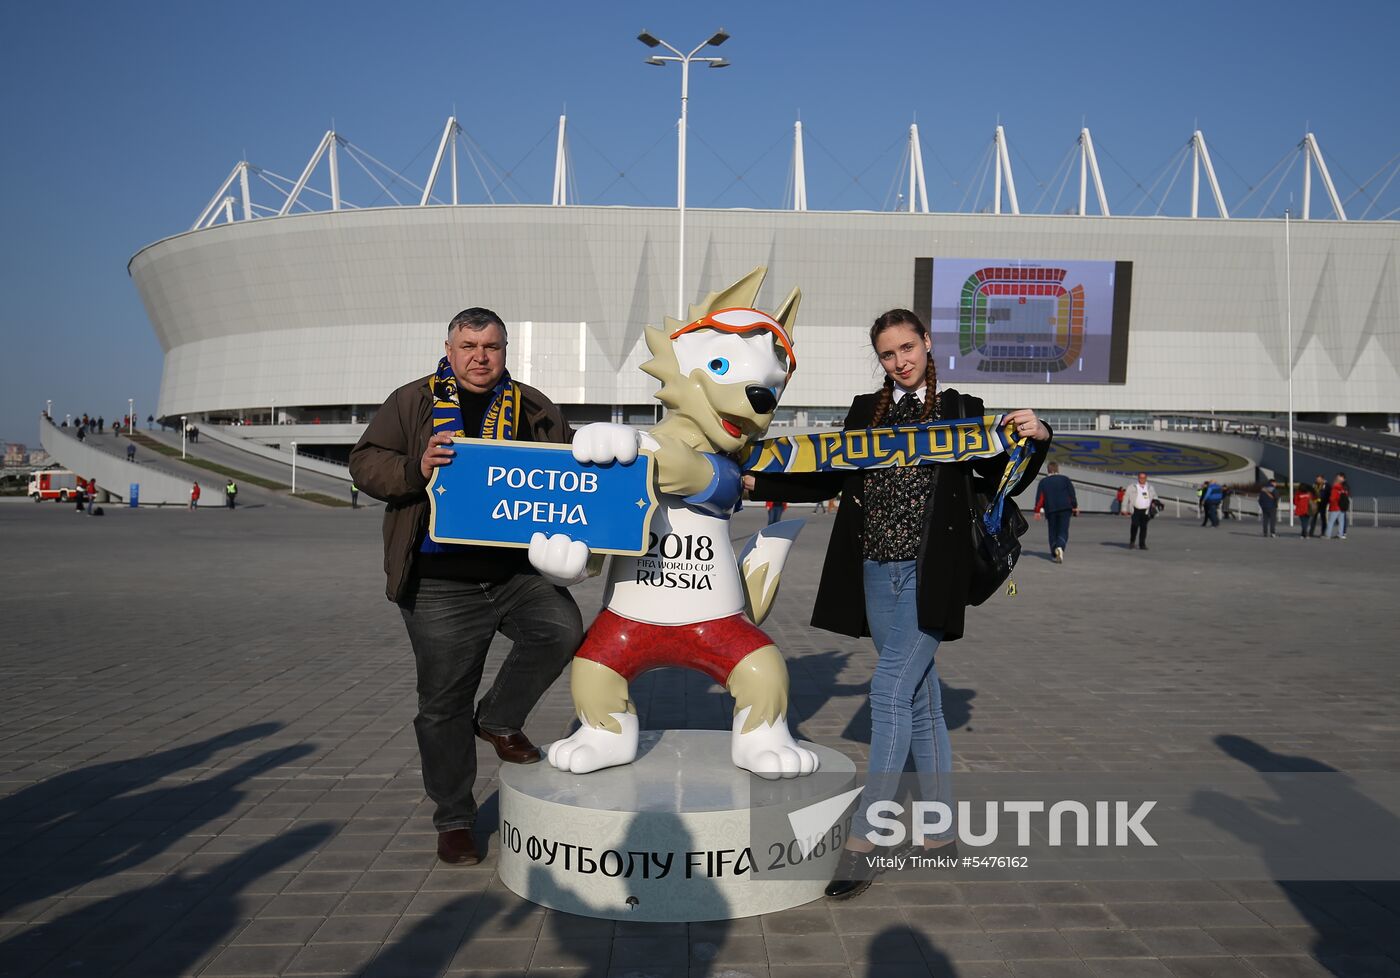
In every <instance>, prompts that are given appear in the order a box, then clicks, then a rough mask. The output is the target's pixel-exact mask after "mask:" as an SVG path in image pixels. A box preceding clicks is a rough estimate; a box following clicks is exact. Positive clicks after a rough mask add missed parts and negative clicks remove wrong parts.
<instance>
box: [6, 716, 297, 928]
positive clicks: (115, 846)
mask: <svg viewBox="0 0 1400 978" xmlns="http://www.w3.org/2000/svg"><path fill="white" fill-rule="evenodd" d="M279 728H280V725H279V724H274V723H264V724H255V725H253V726H248V727H242V728H240V729H238V730H233V731H230V732H228V733H223V734H219V735H217V736H214V737H210V738H208V739H206V740H202V741H200V742H198V743H195V744H185V745H182V746H180V747H172V748H171V749H169V750H165V751H161V752H159V753H157V754H149V755H146V756H144V757H133V758H127V759H124V760H120V761H110V762H106V763H102V764H94V765H90V766H88V767H84V768H80V769H78V770H75V771H68V772H65V773H63V774H59V775H56V776H54V777H52V778H49V779H47V780H45V781H41V782H39V783H38V784H35V785H31V786H30V787H27V788H24V789H22V790H20V791H18V792H16V793H15V794H13V795H10V796H8V797H6V798H4V799H0V825H4V826H5V827H6V829H7V830H8V833H7V835H6V837H5V845H6V850H5V852H4V855H3V856H0V868H3V873H2V874H0V875H3V878H4V879H5V880H6V886H5V889H4V891H3V892H0V912H4V911H8V910H12V909H14V908H15V907H17V906H21V905H23V904H27V903H33V902H36V901H39V900H42V899H44V898H46V897H50V896H53V895H55V894H58V893H62V892H64V891H66V890H70V889H73V888H74V887H78V886H82V885H84V884H86V883H91V882H93V881H95V880H100V879H102V878H104V877H107V876H111V875H113V874H115V873H120V872H123V871H126V870H131V869H135V868H137V867H139V866H141V864H142V863H145V862H147V861H148V860H150V859H151V858H152V857H154V856H158V855H160V854H161V853H163V852H165V851H166V849H168V848H169V846H170V845H171V844H172V843H173V842H175V841H176V840H178V839H181V838H183V837H184V836H186V835H188V834H189V833H190V832H191V831H192V830H193V829H196V828H198V827H199V826H201V825H204V824H207V823H208V822H211V821H213V820H214V819H217V818H221V817H223V816H224V815H227V814H228V813H229V812H230V811H232V810H233V809H234V807H235V806H236V805H237V803H238V802H239V801H240V800H241V799H242V798H243V792H242V791H240V790H239V786H240V785H241V784H242V783H243V782H245V781H247V780H248V779H249V778H251V777H254V776H255V775H258V774H260V773H262V772H263V771H266V770H268V769H269V768H272V767H276V766H277V765H278V764H279V763H282V762H283V761H286V760H290V759H293V758H297V757H302V756H305V755H306V754H309V753H310V752H311V751H312V750H314V747H313V746H312V745H309V744H298V745H295V746H290V747H279V748H277V749H275V750H270V751H267V752H265V753H262V754H259V755H257V756H256V757H251V758H248V759H247V760H245V761H243V762H242V763H240V764H238V765H236V766H234V767H231V768H228V769H227V770H223V771H220V772H218V773H217V774H215V775H213V776H212V777H209V778H205V779H203V780H200V781H189V782H184V783H181V784H177V785H174V786H170V787H158V788H150V789H149V790H142V789H146V788H148V787H149V786H150V785H152V784H154V783H156V782H159V781H160V780H161V779H162V778H165V777H168V776H170V775H171V774H174V773H176V772H178V771H181V770H184V769H187V768H191V767H197V766H199V765H202V764H205V763H206V762H207V761H208V760H209V759H210V758H211V757H213V756H214V754H216V753H217V752H218V751H221V750H225V749H228V748H231V747H237V746H239V745H242V744H245V743H248V742H249V741H253V740H257V739H258V738H260V737H264V736H267V735H268V734H271V733H274V732H276V731H277V730H278V729H279Z"/></svg>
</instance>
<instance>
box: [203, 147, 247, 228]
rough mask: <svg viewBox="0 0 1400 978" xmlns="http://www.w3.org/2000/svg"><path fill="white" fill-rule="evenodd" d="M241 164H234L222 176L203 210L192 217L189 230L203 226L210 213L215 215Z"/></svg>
mask: <svg viewBox="0 0 1400 978" xmlns="http://www.w3.org/2000/svg"><path fill="white" fill-rule="evenodd" d="M243 165H244V164H242V163H239V164H238V165H237V166H235V167H234V168H233V169H232V170H230V171H229V174H228V176H227V177H225V178H224V182H223V183H221V184H219V189H218V190H216V191H215V192H214V196H213V197H212V198H210V200H209V203H207V204H205V205H204V210H202V211H200V212H199V216H198V217H196V218H195V219H194V223H193V224H191V225H190V230H191V231H197V230H199V229H200V228H201V227H203V226H204V222H205V221H207V220H208V219H209V216H210V215H211V214H213V215H216V216H217V214H218V209H219V208H220V207H222V206H223V203H224V193H225V192H226V191H227V190H228V188H229V187H231V186H233V181H234V180H236V179H237V178H238V173H239V169H240V168H241V167H242V166H243Z"/></svg>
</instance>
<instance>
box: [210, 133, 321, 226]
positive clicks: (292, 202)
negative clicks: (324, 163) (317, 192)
mask: <svg viewBox="0 0 1400 978" xmlns="http://www.w3.org/2000/svg"><path fill="white" fill-rule="evenodd" d="M335 138H336V135H335V132H334V130H331V129H327V130H326V134H325V135H324V136H322V137H321V142H320V143H318V144H317V146H316V152H314V153H312V154H311V159H309V160H307V162H306V169H304V170H302V171H301V176H300V177H298V178H297V182H296V184H295V185H293V187H292V192H291V193H289V194H288V195H287V199H286V200H285V201H284V202H283V204H282V209H281V210H279V211H278V212H277V216H278V217H281V216H282V215H284V214H288V213H291V210H292V208H293V207H294V206H296V202H297V198H298V197H300V196H301V192H302V190H303V189H305V187H306V181H308V180H310V179H311V172H312V171H313V170H315V169H316V164H317V163H319V162H321V157H322V155H323V154H324V153H325V152H326V147H327V146H329V145H330V144H331V143H332V142H334V141H335ZM331 179H332V180H334V181H335V183H334V185H333V190H332V192H333V193H336V192H338V191H339V189H340V178H339V176H338V175H335V174H332V177H331ZM221 192H222V191H221ZM336 203H337V207H336V209H337V210H339V209H340V208H339V201H337V202H336Z"/></svg>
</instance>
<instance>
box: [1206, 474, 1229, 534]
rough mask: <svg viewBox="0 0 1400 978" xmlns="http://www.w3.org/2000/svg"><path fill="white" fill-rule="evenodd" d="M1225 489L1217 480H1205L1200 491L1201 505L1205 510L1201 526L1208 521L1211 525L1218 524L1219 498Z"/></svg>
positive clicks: (1222, 495)
mask: <svg viewBox="0 0 1400 978" xmlns="http://www.w3.org/2000/svg"><path fill="white" fill-rule="evenodd" d="M1224 495H1225V491H1224V490H1223V489H1222V488H1221V487H1220V483H1218V482H1207V483H1206V485H1205V488H1204V489H1203V490H1202V491H1201V506H1202V508H1203V509H1204V510H1205V515H1204V516H1203V517H1202V518H1201V526H1205V525H1206V524H1207V523H1209V524H1210V525H1211V526H1217V527H1218V526H1219V525H1220V500H1221V499H1222V498H1223V497H1224Z"/></svg>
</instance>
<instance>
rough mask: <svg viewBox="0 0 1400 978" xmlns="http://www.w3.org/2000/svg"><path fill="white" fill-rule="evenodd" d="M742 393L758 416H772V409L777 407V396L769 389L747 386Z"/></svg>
mask: <svg viewBox="0 0 1400 978" xmlns="http://www.w3.org/2000/svg"><path fill="white" fill-rule="evenodd" d="M744 393H745V394H747V395H748V397H749V403H750V404H752V405H753V409H754V410H755V411H757V412H758V413H759V414H772V413H773V409H774V408H775V407H777V406H778V395H776V394H774V393H773V389H772V388H771V387H763V386H761V385H759V384H749V386H747V387H745V388H744Z"/></svg>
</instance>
